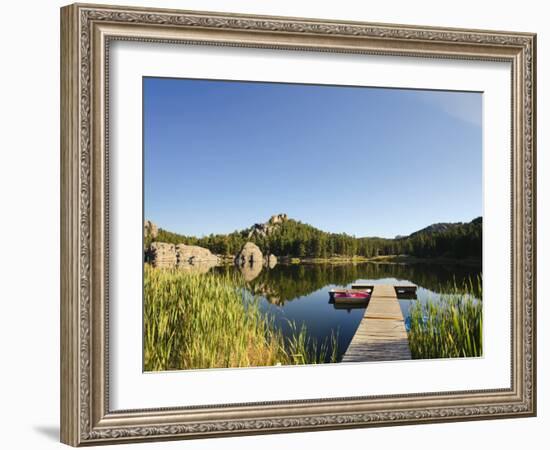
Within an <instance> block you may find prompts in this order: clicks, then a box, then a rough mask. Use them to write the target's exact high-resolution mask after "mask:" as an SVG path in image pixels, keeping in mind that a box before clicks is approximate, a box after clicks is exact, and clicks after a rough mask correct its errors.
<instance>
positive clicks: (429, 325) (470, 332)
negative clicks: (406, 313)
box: [409, 279, 483, 359]
mask: <svg viewBox="0 0 550 450" xmlns="http://www.w3.org/2000/svg"><path fill="white" fill-rule="evenodd" d="M481 298H482V288H481V279H478V280H477V281H476V282H469V283H468V284H466V285H465V286H463V287H461V288H460V289H458V288H456V287H455V288H454V290H453V291H452V292H451V293H449V294H442V295H441V297H440V299H439V301H438V302H434V301H432V300H429V301H428V302H427V303H425V304H422V303H420V302H418V303H415V304H414V305H413V306H412V307H411V309H410V315H411V322H410V330H409V346H410V348H411V353H412V357H413V358H414V359H426V358H456V357H474V356H481V355H482V354H483V335H482V331H483V303H482V301H481Z"/></svg>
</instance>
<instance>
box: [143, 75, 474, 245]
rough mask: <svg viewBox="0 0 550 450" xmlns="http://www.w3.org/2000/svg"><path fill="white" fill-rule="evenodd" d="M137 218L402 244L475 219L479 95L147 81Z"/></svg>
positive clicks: (181, 229)
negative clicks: (286, 220)
mask: <svg viewBox="0 0 550 450" xmlns="http://www.w3.org/2000/svg"><path fill="white" fill-rule="evenodd" d="M143 83H144V86H143V95H144V98H143V100H144V116H143V117H144V216H145V218H146V219H150V220H152V221H153V222H155V223H156V224H157V225H159V226H160V227H161V228H164V229H167V230H170V231H174V232H178V233H182V234H185V235H193V236H202V235H206V234H210V233H228V232H231V231H234V230H240V229H243V228H247V227H249V226H250V225H252V224H253V223H257V222H265V221H266V220H267V219H268V218H269V217H270V216H271V215H273V214H276V213H283V212H284V213H287V214H288V215H289V216H290V217H291V218H294V219H297V220H300V221H302V222H306V223H309V224H311V225H313V226H315V227H317V228H320V229H322V230H325V231H330V232H346V233H348V234H352V235H356V236H358V237H359V236H382V237H394V236H395V235H398V234H401V235H406V234H409V233H411V232H413V231H415V230H418V229H420V228H423V227H425V226H427V225H429V224H431V223H434V222H456V221H470V220H472V219H473V218H474V217H477V216H480V215H481V214H482V127H481V123H482V119H481V117H482V113H481V112H482V94H480V93H464V92H446V91H445V92H442V91H424V90H422V91H421V90H406V89H381V88H365V87H340V86H339V87H336V86H314V85H300V84H271V83H247V82H234V81H207V80H186V79H163V78H144V80H143Z"/></svg>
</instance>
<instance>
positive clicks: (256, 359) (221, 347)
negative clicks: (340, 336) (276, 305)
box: [144, 264, 335, 371]
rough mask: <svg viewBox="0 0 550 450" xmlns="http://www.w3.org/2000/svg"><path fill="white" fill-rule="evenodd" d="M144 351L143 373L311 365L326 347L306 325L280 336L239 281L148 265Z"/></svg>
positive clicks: (323, 356)
mask: <svg viewBox="0 0 550 450" xmlns="http://www.w3.org/2000/svg"><path fill="white" fill-rule="evenodd" d="M294 329H295V330H296V327H295V325H294ZM144 347H145V348H144V353H145V357H144V365H145V370H146V371H158V370H178V369H199V368H214V367H250V366H265V365H276V364H282V365H291V364H314V363H320V362H325V361H326V358H327V355H326V348H327V344H326V343H323V344H321V345H320V346H319V345H318V344H317V343H316V342H315V341H314V340H312V339H311V338H309V337H308V335H307V330H306V328H305V327H301V328H300V329H299V330H296V333H295V334H294V335H292V336H291V337H289V338H285V337H283V335H282V332H281V330H280V329H278V328H276V327H275V326H274V323H273V319H272V318H271V317H270V316H267V315H265V314H263V313H262V312H261V311H260V309H259V303H258V299H257V298H254V297H252V295H251V294H249V293H248V291H247V290H245V289H244V282H243V281H242V279H240V278H237V277H235V276H230V275H227V274H226V275H220V274H212V273H210V274H196V273H195V274H192V273H188V272H183V271H178V270H163V269H155V268H152V267H150V266H149V265H147V264H146V265H145V268H144ZM323 352H324V353H323ZM330 356H331V358H335V356H334V355H330ZM331 361H335V360H333V359H331Z"/></svg>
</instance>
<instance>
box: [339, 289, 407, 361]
mask: <svg viewBox="0 0 550 450" xmlns="http://www.w3.org/2000/svg"><path fill="white" fill-rule="evenodd" d="M400 287H401V286H392V285H388V284H381V285H375V286H374V288H373V292H372V295H371V298H370V300H369V304H368V306H367V308H366V309H365V315H364V316H363V319H362V320H361V323H360V324H359V327H358V328H357V331H356V332H355V335H354V336H353V339H352V340H351V343H350V344H349V347H348V349H347V350H346V353H345V354H344V356H343V358H342V362H365V361H396V360H403V359H411V350H410V348H409V341H408V338H407V330H406V329H405V321H404V320H403V314H402V313H401V308H400V306H399V301H398V300H397V292H396V288H400ZM407 288H409V289H410V288H411V287H410V286H407Z"/></svg>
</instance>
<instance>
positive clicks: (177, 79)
mask: <svg viewBox="0 0 550 450" xmlns="http://www.w3.org/2000/svg"><path fill="white" fill-rule="evenodd" d="M535 69H536V36H535V35H534V34H532V33H518V32H505V31H486V30H467V29H446V28H432V27H422V26H409V25H385V24H373V23H359V22H346V23H343V22H336V21H329V20H315V19H298V18H286V17H259V16H248V15H239V14H227V13H223V14H222V13H207V12H195V11H175V10H162V9H143V8H130V7H112V6H98V5H82V4H75V5H71V6H66V7H64V8H62V9H61V93H62V97H61V111H62V113H61V177H62V179H61V185H62V191H61V205H62V210H61V232H62V247H61V264H62V267H61V269H62V270H61V274H62V275H61V440H62V442H64V443H66V444H70V445H73V446H80V445H90V444H108V443H122V442H137V441H145V440H160V439H191V438H199V437H200V438H204V437H216V436H230V435H243V434H259V433H275V432H297V431H314V430H326V429H342V428H352V427H368V426H386V425H401V424H421V423H427V422H442V421H459V420H476V419H496V418H504V417H527V416H533V415H535V414H536V366H535V365H536V348H535V341H536V340H535V323H536V317H535V311H536V309H535V299H536V292H535V286H536V283H535V277H536V268H535V261H536V258H535V252H536V238H535V236H536V212H535V198H536V191H535V178H536V177H535V146H536V121H535V87H536V71H535Z"/></svg>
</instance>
